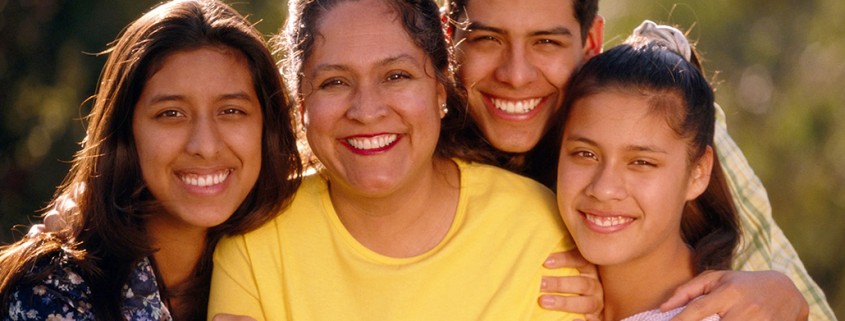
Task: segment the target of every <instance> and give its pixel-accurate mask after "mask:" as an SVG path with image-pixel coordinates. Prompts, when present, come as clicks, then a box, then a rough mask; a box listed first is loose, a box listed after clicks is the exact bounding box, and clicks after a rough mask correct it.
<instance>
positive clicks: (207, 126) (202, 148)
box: [185, 116, 223, 159]
mask: <svg viewBox="0 0 845 321" xmlns="http://www.w3.org/2000/svg"><path fill="white" fill-rule="evenodd" d="M222 145H223V140H222V138H221V136H220V129H219V128H218V126H217V123H216V122H215V120H214V117H213V116H200V117H195V118H194V119H193V120H192V121H191V129H190V133H189V137H188V143H187V145H186V146H185V149H186V151H187V152H188V154H190V155H193V156H197V157H200V158H204V159H211V158H214V157H216V156H217V154H218V153H219V152H220V149H221V146H222Z"/></svg>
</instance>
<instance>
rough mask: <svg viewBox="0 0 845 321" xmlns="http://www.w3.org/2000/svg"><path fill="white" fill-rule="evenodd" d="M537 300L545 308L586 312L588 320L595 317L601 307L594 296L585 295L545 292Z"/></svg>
mask: <svg viewBox="0 0 845 321" xmlns="http://www.w3.org/2000/svg"><path fill="white" fill-rule="evenodd" d="M538 302H539V303H540V306H541V307H543V308H544V309H547V310H555V311H564V312H573V313H581V314H586V315H588V316H587V319H588V320H591V318H592V319H595V318H597V315H598V314H599V313H600V312H601V309H602V308H603V306H602V303H601V302H600V301H599V302H597V301H596V300H595V298H593V297H587V296H560V295H551V294H545V295H541V296H540V299H539V301H538Z"/></svg>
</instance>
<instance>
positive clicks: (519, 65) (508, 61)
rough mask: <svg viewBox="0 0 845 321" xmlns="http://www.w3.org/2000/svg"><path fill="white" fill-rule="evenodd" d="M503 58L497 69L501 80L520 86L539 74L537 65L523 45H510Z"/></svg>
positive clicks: (497, 75)
mask: <svg viewBox="0 0 845 321" xmlns="http://www.w3.org/2000/svg"><path fill="white" fill-rule="evenodd" d="M501 59H502V60H501V61H500V64H499V66H498V67H497V68H496V71H495V77H496V79H497V80H498V81H499V82H502V83H505V84H508V85H510V86H511V87H514V88H519V87H522V86H525V85H527V84H529V83H531V82H533V81H534V80H535V79H537V77H538V75H539V72H538V69H537V66H535V65H534V63H533V62H532V61H531V57H530V55H529V53H528V52H527V50H526V49H525V47H523V46H517V45H513V46H510V47H509V48H508V50H506V51H505V52H504V53H503V54H502V58H501Z"/></svg>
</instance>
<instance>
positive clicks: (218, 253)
mask: <svg viewBox="0 0 845 321" xmlns="http://www.w3.org/2000/svg"><path fill="white" fill-rule="evenodd" d="M247 253H248V252H247V249H246V242H245V239H244V236H242V235H239V236H234V237H229V238H224V239H223V240H221V241H220V243H218V244H217V248H216V249H215V251H214V272H213V273H212V276H211V294H210V296H209V302H208V320H211V319H212V318H213V317H214V316H215V315H217V314H219V313H226V314H234V315H246V316H250V317H252V318H254V319H256V320H258V321H261V320H264V314H263V311H262V308H261V303H260V297H259V293H258V285H257V282H256V280H255V277H254V274H253V273H252V264H251V262H250V259H249V255H248V254H247Z"/></svg>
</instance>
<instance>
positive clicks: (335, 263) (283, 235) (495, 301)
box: [209, 160, 583, 321]
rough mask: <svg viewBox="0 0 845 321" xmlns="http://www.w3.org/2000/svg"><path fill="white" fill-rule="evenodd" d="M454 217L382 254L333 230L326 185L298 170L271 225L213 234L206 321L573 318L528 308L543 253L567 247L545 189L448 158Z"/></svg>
mask: <svg viewBox="0 0 845 321" xmlns="http://www.w3.org/2000/svg"><path fill="white" fill-rule="evenodd" d="M456 162H457V163H458V165H459V168H460V171H461V190H460V200H459V203H458V208H457V213H456V214H455V219H454V221H453V222H452V226H451V227H450V230H449V231H448V232H447V234H446V236H445V237H444V239H443V240H442V241H441V242H440V243H439V244H438V245H437V246H435V248H433V249H432V250H430V251H428V252H426V253H424V254H421V255H419V256H416V257H411V258H393V257H387V256H384V255H381V254H378V253H376V252H373V251H371V250H369V249H368V248H366V247H364V246H363V245H361V244H360V243H359V242H358V241H356V240H355V238H354V237H352V235H351V234H350V233H349V232H348V231H347V230H346V229H345V228H344V226H343V224H342V223H341V222H340V220H339V219H338V217H337V214H336V213H335V211H334V208H333V206H332V203H331V200H330V198H329V194H328V189H327V185H326V181H325V180H324V179H323V178H321V177H320V176H319V175H314V176H311V177H308V178H306V179H305V180H304V182H303V185H302V187H301V188H300V190H299V191H298V192H297V194H296V196H295V198H294V201H293V203H292V204H291V206H290V207H289V208H288V209H286V210H285V211H284V212H283V213H282V214H281V215H279V216H278V217H277V218H276V219H275V220H273V221H271V222H269V223H267V224H265V225H264V226H262V227H261V228H259V229H258V230H255V231H253V232H250V233H247V234H245V235H240V236H235V237H231V238H227V239H224V240H222V241H221V242H220V244H219V245H218V246H217V250H216V252H215V255H214V275H213V277H212V286H211V299H210V304H209V319H210V318H211V317H213V316H214V315H215V314H217V313H230V314H241V315H249V316H252V317H254V318H256V319H258V320H297V321H309V320H362V321H363V320H367V321H388V320H403V321H410V320H420V321H422V320H425V321H431V320H438V321H442V320H460V321H468V320H497V321H499V320H507V321H516V320H573V319H576V318H583V316H582V315H578V314H572V313H563V312H556V311H548V310H544V309H542V308H540V306H539V305H538V303H537V298H538V296H539V292H540V291H539V290H540V278H541V276H542V275H548V276H551V275H575V274H577V271H576V270H574V269H558V270H554V271H553V270H548V269H545V268H543V267H542V263H543V261H544V260H545V259H546V257H547V256H548V255H549V254H550V253H553V252H559V251H563V250H569V249H572V248H574V247H575V245H574V243H573V242H572V239H571V238H570V237H569V235H568V233H566V230H565V228H564V226H563V223H562V222H561V220H560V218H559V216H558V214H557V209H556V204H555V201H554V196H553V195H552V193H551V191H549V190H548V189H546V188H545V187H543V186H541V185H540V184H538V183H536V182H534V181H532V180H530V179H528V178H524V177H522V176H518V175H516V174H513V173H510V172H507V171H505V170H502V169H499V168H495V167H492V166H487V165H480V164H474V163H466V162H462V161H459V160H456Z"/></svg>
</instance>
